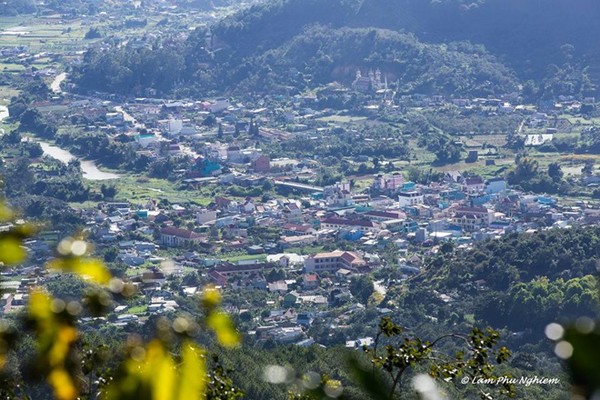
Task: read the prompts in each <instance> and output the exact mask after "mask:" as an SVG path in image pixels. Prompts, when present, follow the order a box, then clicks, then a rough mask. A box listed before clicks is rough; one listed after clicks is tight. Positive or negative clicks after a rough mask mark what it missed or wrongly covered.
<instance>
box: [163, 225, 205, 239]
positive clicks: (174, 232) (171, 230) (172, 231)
mask: <svg viewBox="0 0 600 400" xmlns="http://www.w3.org/2000/svg"><path fill="white" fill-rule="evenodd" d="M160 233H161V234H163V235H168V236H177V237H180V238H184V239H197V238H200V237H202V236H201V235H200V234H198V233H196V232H192V231H188V230H187V229H181V228H175V227H172V226H168V227H166V228H163V229H162V230H161V231H160Z"/></svg>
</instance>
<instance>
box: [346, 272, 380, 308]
mask: <svg viewBox="0 0 600 400" xmlns="http://www.w3.org/2000/svg"><path fill="white" fill-rule="evenodd" d="M374 292H375V286H374V285H373V281H372V280H371V278H370V277H368V276H366V275H361V276H359V277H352V279H351V280H350V293H352V295H353V296H354V297H356V298H357V299H358V301H360V302H361V303H362V304H365V305H366V304H367V303H368V301H369V298H370V297H371V295H372V294H373V293H374Z"/></svg>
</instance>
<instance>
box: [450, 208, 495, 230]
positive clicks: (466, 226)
mask: <svg viewBox="0 0 600 400" xmlns="http://www.w3.org/2000/svg"><path fill="white" fill-rule="evenodd" d="M493 218H494V213H493V212H492V211H490V210H488V209H487V208H485V207H457V208H455V209H454V215H453V217H452V222H453V223H454V224H455V225H458V226H459V227H460V228H461V229H462V230H463V231H466V232H473V231H475V230H477V229H481V228H483V227H486V226H488V225H489V224H490V223H492V222H493Z"/></svg>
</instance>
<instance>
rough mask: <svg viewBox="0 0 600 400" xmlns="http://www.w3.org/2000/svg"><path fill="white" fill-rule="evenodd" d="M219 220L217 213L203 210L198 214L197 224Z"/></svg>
mask: <svg viewBox="0 0 600 400" xmlns="http://www.w3.org/2000/svg"><path fill="white" fill-rule="evenodd" d="M216 220H217V211H215V210H207V209H201V210H199V211H198V212H197V213H196V222H198V223H199V224H206V223H208V222H213V221H216Z"/></svg>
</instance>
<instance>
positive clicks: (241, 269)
mask: <svg viewBox="0 0 600 400" xmlns="http://www.w3.org/2000/svg"><path fill="white" fill-rule="evenodd" d="M265 268H266V264H264V263H256V264H241V265H235V264H231V263H223V264H221V265H219V266H218V267H216V268H215V271H216V272H218V273H219V275H221V276H224V277H225V278H229V277H230V276H234V275H237V276H244V277H247V276H250V275H253V274H261V273H262V272H263V270H264V269H265Z"/></svg>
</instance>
